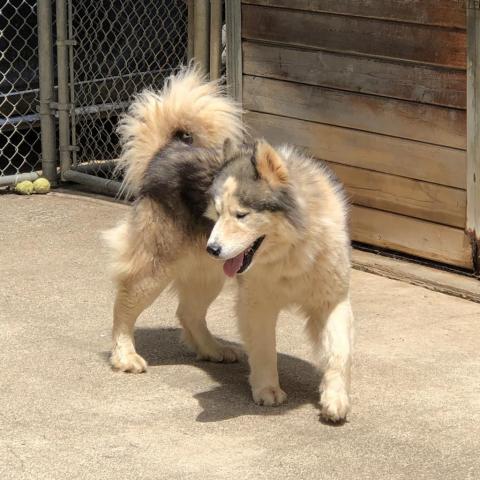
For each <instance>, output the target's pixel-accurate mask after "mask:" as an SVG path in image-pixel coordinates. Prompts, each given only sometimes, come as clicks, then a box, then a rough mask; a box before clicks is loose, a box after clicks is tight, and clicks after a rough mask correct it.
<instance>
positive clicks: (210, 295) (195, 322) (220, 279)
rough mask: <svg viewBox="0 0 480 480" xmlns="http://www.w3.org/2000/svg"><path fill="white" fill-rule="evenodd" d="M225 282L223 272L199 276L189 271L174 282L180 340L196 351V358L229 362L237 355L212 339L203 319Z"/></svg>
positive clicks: (235, 358)
mask: <svg viewBox="0 0 480 480" xmlns="http://www.w3.org/2000/svg"><path fill="white" fill-rule="evenodd" d="M224 281H225V280H224V276H223V273H222V274H221V275H215V274H212V275H207V276H202V278H196V277H195V274H192V275H191V276H190V275H189V276H187V277H186V278H183V279H177V280H176V281H175V283H174V286H175V288H176V290H177V292H178V298H179V305H178V310H177V317H178V319H179V321H180V324H181V325H182V327H183V340H184V341H185V343H186V344H187V345H188V346H189V347H190V348H191V349H193V350H194V351H195V352H196V353H197V358H198V359H199V360H210V361H212V362H225V363H231V362H236V361H237V360H238V358H239V355H240V353H239V351H238V350H237V349H235V348H232V347H229V346H227V345H223V344H221V343H219V342H218V341H217V340H215V338H213V336H212V334H211V333H210V330H209V329H208V327H207V322H206V320H205V316H206V314H207V310H208V307H209V306H210V304H211V303H212V302H213V301H214V300H215V298H216V297H217V296H218V294H219V293H220V291H221V289H222V287H223V284H224Z"/></svg>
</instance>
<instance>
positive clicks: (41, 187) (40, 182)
mask: <svg viewBox="0 0 480 480" xmlns="http://www.w3.org/2000/svg"><path fill="white" fill-rule="evenodd" d="M33 191H34V192H35V193H48V192H49V191H50V182H49V181H48V180H47V179H46V178H37V179H36V180H35V181H34V182H33Z"/></svg>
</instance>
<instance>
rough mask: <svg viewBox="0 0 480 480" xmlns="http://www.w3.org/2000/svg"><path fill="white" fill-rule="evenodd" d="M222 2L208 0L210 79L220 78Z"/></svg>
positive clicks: (220, 0) (219, 0)
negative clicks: (209, 0)
mask: <svg viewBox="0 0 480 480" xmlns="http://www.w3.org/2000/svg"><path fill="white" fill-rule="evenodd" d="M222 3H223V2H222V0H211V2H210V80H216V79H217V78H220V75H221V70H222Z"/></svg>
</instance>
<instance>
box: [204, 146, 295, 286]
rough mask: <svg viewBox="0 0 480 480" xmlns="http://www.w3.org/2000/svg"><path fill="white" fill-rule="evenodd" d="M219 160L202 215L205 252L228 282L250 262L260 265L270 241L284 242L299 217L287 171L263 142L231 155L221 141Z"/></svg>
mask: <svg viewBox="0 0 480 480" xmlns="http://www.w3.org/2000/svg"><path fill="white" fill-rule="evenodd" d="M224 157H225V163H224V165H223V167H222V169H221V170H220V172H219V173H218V175H217V177H216V179H215V181H214V183H213V186H212V189H211V193H212V201H211V204H210V207H209V209H208V210H207V212H206V215H207V216H208V217H209V218H211V219H212V220H213V221H214V222H215V225H214V227H213V230H212V232H211V234H210V238H209V239H208V243H207V251H208V253H209V254H210V255H212V256H214V257H217V258H218V259H220V260H223V261H224V262H225V263H224V271H225V274H226V275H228V276H231V277H233V276H234V275H236V274H240V273H244V272H245V271H247V269H248V268H250V266H251V265H252V262H253V261H254V259H255V261H261V258H262V257H264V256H265V255H264V253H265V251H266V250H267V249H268V245H269V244H271V243H272V241H273V239H277V240H278V238H279V236H282V235H283V237H285V236H286V232H288V231H291V230H292V227H293V228H295V227H296V222H298V217H299V216H298V206H297V203H296V200H295V197H294V195H293V194H292V189H291V185H290V182H289V172H288V169H287V165H286V163H285V161H284V159H283V158H282V157H281V155H280V154H279V153H278V152H277V151H276V150H275V149H274V148H273V147H272V146H271V145H269V144H268V143H267V142H266V141H264V140H259V141H257V142H255V144H253V145H244V146H243V147H241V148H240V149H237V150H232V147H231V144H230V143H229V142H228V141H227V142H226V143H225V146H224ZM269 240H270V241H269ZM286 240H287V239H286Z"/></svg>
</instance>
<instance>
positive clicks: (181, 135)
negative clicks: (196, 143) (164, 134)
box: [173, 130, 193, 145]
mask: <svg viewBox="0 0 480 480" xmlns="http://www.w3.org/2000/svg"><path fill="white" fill-rule="evenodd" d="M173 137H174V138H175V139H176V140H180V141H181V142H183V143H186V144H187V145H191V144H192V143H193V137H192V134H191V133H189V132H185V131H184V130H177V131H176V132H175V133H174V135H173Z"/></svg>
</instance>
